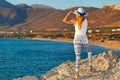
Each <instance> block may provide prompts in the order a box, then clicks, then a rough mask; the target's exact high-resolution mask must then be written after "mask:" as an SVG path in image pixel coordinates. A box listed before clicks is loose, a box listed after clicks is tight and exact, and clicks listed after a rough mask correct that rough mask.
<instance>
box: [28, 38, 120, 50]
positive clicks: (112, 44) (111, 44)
mask: <svg viewBox="0 0 120 80" xmlns="http://www.w3.org/2000/svg"><path fill="white" fill-rule="evenodd" d="M26 39H27V38H26ZM30 39H32V40H50V41H59V42H71V43H72V42H73V39H68V38H56V39H50V38H30ZM89 43H90V44H91V45H97V46H102V47H105V48H110V49H116V50H120V41H105V42H100V41H92V40H89Z"/></svg>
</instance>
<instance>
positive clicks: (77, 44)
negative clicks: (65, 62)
mask: <svg viewBox="0 0 120 80" xmlns="http://www.w3.org/2000/svg"><path fill="white" fill-rule="evenodd" d="M72 13H73V14H75V15H76V16H75V18H74V19H71V20H68V17H69V16H70V14H72ZM87 15H88V14H87V12H86V11H85V10H84V9H83V8H78V9H77V10H75V11H74V12H73V11H69V12H68V13H67V15H66V16H65V17H64V19H63V22H65V23H67V24H73V25H74V26H75V35H74V42H73V43H74V51H75V55H76V75H75V77H76V78H78V77H79V69H80V54H81V46H83V47H85V49H86V50H87V52H88V58H89V66H90V71H93V67H92V52H91V50H90V46H89V43H88V38H87V35H86V31H87V26H88V22H87V19H86V18H85V16H87Z"/></svg>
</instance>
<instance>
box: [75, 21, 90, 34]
mask: <svg viewBox="0 0 120 80" xmlns="http://www.w3.org/2000/svg"><path fill="white" fill-rule="evenodd" d="M87 26H88V22H87V19H84V21H83V22H82V25H81V28H80V29H78V22H77V23H76V24H75V35H79V36H86V32H87Z"/></svg>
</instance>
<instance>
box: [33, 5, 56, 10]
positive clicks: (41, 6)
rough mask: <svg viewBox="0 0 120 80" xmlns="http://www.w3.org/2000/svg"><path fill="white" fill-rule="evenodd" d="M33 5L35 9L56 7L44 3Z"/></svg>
mask: <svg viewBox="0 0 120 80" xmlns="http://www.w3.org/2000/svg"><path fill="white" fill-rule="evenodd" d="M31 7H32V8H34V9H54V8H53V7H50V6H47V5H42V4H33V5H32V6H31Z"/></svg>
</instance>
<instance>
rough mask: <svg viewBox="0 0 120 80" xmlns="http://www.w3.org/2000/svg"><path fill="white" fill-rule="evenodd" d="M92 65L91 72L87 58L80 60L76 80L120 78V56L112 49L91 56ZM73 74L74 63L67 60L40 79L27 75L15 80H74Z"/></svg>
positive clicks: (115, 79)
mask: <svg viewBox="0 0 120 80" xmlns="http://www.w3.org/2000/svg"><path fill="white" fill-rule="evenodd" d="M93 67H94V68H95V71H94V72H92V73H91V72H90V71H89V66H88V59H84V60H81V66H80V72H79V75H80V77H79V78H78V79H77V80H120V58H119V57H118V56H116V55H115V54H113V52H112V51H108V52H104V53H102V54H98V55H95V56H93ZM74 75H75V63H74V62H71V61H68V62H65V63H62V64H61V65H60V66H58V67H55V68H54V69H52V70H50V71H48V72H47V73H46V74H44V75H42V76H41V78H40V79H38V78H36V77H30V76H29V77H28V76H27V77H23V78H19V79H15V80H31V79H32V80H76V79H74ZM30 78H31V79H30Z"/></svg>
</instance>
